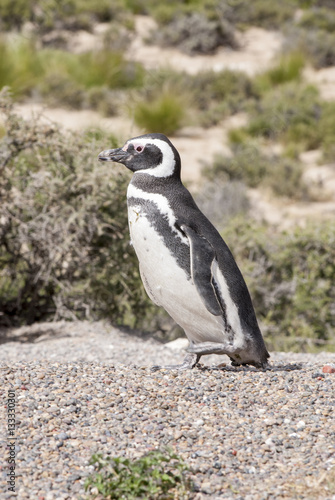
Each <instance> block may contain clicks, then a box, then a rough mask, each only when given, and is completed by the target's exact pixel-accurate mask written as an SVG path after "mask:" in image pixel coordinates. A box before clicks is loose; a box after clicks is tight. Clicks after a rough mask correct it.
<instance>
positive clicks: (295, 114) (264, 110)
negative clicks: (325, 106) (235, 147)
mask: <svg viewBox="0 0 335 500" xmlns="http://www.w3.org/2000/svg"><path fill="white" fill-rule="evenodd" d="M321 116H322V106H321V100H320V98H319V95H318V91H317V89H316V88H315V87H313V86H306V85H302V84H299V83H296V82H290V83H286V84H284V85H280V86H279V87H277V88H274V89H273V90H271V91H269V92H267V93H265V95H264V96H263V98H262V99H261V100H260V101H259V102H256V103H255V104H254V106H253V107H252V109H251V111H250V122H249V124H248V125H247V126H246V127H245V129H244V130H245V132H247V133H248V134H250V135H251V136H252V137H265V138H268V139H272V140H277V141H278V140H279V141H282V142H284V143H286V144H287V143H289V142H294V143H296V144H297V143H299V144H300V145H301V148H302V149H304V148H305V149H315V148H317V147H319V145H320V144H321V141H322V136H321V134H320V130H319V128H318V122H319V120H320V118H321Z"/></svg>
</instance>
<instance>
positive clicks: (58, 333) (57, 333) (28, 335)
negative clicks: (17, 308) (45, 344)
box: [0, 325, 69, 344]
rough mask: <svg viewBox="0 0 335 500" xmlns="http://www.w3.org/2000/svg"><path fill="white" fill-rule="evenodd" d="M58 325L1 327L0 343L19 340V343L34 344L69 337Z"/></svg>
mask: <svg viewBox="0 0 335 500" xmlns="http://www.w3.org/2000/svg"><path fill="white" fill-rule="evenodd" d="M64 330H65V329H61V328H59V327H52V326H48V327H42V326H41V327H39V326H36V325H35V326H30V327H29V326H24V327H21V328H1V329H0V344H6V343H8V342H19V343H20V344H29V343H30V344H34V343H38V342H42V341H45V340H51V339H55V338H61V337H69V334H68V333H67V332H66V331H64Z"/></svg>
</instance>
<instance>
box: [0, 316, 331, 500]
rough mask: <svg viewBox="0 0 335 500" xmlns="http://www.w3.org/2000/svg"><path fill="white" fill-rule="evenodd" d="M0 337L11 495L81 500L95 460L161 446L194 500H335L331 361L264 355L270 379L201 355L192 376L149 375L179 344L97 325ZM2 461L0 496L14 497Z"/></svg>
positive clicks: (1, 435)
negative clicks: (182, 467) (179, 466)
mask: <svg viewBox="0 0 335 500" xmlns="http://www.w3.org/2000/svg"><path fill="white" fill-rule="evenodd" d="M0 341H2V342H5V341H6V342H5V343H2V345H1V350H0V367H1V371H0V380H1V382H0V392H1V393H2V405H1V408H2V409H1V412H0V417H1V421H0V425H1V427H0V430H1V432H0V439H1V445H2V446H1V447H2V448H3V447H5V446H6V444H7V443H9V442H10V440H13V437H10V436H9V435H8V430H7V422H6V420H7V409H6V400H7V396H8V391H10V390H13V391H14V392H15V398H16V402H17V404H16V408H15V409H16V416H15V419H16V430H15V436H14V437H15V438H16V439H15V444H16V450H15V451H16V456H15V460H16V469H15V474H16V476H17V477H16V498H18V499H21V498H22V499H37V500H53V499H55V500H63V499H82V498H86V494H85V491H84V487H83V484H84V481H85V478H86V477H87V475H89V474H90V473H91V472H92V470H93V468H92V466H90V465H89V464H88V461H89V459H90V457H91V455H92V453H94V452H96V451H99V452H102V453H104V454H107V453H110V454H111V455H112V456H120V455H122V456H128V457H131V458H133V457H137V456H140V455H142V454H143V453H144V452H146V451H148V450H152V449H155V448H156V447H162V446H165V445H168V446H170V447H172V448H173V449H174V450H175V451H176V452H177V453H178V454H179V455H181V456H182V457H183V459H184V460H185V462H186V463H187V464H188V465H189V466H190V467H191V469H192V472H191V477H192V480H193V482H194V492H193V493H192V494H191V496H190V498H192V499H196V500H200V499H206V500H207V499H221V498H222V499H240V500H242V499H243V500H258V499H285V498H292V499H298V498H303V499H311V500H315V499H327V500H328V499H329V500H335V450H334V443H335V417H334V394H335V390H334V389H335V373H323V367H324V366H325V365H326V364H327V365H331V364H332V363H333V366H335V365H334V363H335V354H326V353H322V354H319V355H303V354H292V353H272V356H271V366H270V369H269V370H266V371H263V370H256V369H254V368H249V367H248V368H233V367H231V366H230V365H229V360H228V358H225V357H224V356H222V357H214V356H208V357H207V359H206V360H205V364H206V365H207V366H203V367H201V368H196V369H194V370H192V371H183V372H178V371H177V370H172V371H168V370H161V371H158V372H152V371H151V370H150V367H149V366H150V365H153V364H157V363H160V364H167V363H171V362H179V361H181V360H182V358H183V352H182V351H181V350H180V349H177V347H178V345H177V346H176V345H175V344H172V347H173V346H175V348H174V349H172V348H171V347H168V346H163V345H161V344H158V343H157V342H155V341H153V340H150V339H143V338H137V337H134V336H130V335H128V334H126V333H121V332H120V331H118V330H116V329H114V328H112V327H109V326H107V325H104V324H103V323H93V324H90V323H85V322H83V323H80V322H78V323H64V322H61V323H56V324H52V325H50V324H42V325H35V326H33V327H30V328H21V329H19V330H14V331H7V332H2V338H1V332H0ZM177 344H178V343H177ZM212 363H215V364H216V366H211V364H212ZM218 364H220V366H218ZM2 456H3V459H2V469H1V476H0V477H1V481H2V482H1V486H0V492H1V493H0V498H4V499H7V498H12V497H13V498H14V495H13V494H12V493H10V492H9V491H7V486H6V481H7V477H6V474H7V472H8V470H7V469H6V468H5V463H6V461H7V459H8V456H9V450H8V449H5V453H3V454H2Z"/></svg>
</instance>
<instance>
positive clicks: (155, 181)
mask: <svg viewBox="0 0 335 500" xmlns="http://www.w3.org/2000/svg"><path fill="white" fill-rule="evenodd" d="M130 184H132V185H133V186H134V187H137V188H139V189H141V190H142V191H147V192H150V193H155V192H162V191H165V190H166V189H172V188H176V187H177V186H182V182H181V179H180V174H179V173H176V172H174V173H173V174H172V175H170V176H169V177H154V176H152V175H150V174H147V173H144V172H141V171H140V170H139V171H137V172H136V173H135V174H134V175H133V177H132V179H131V181H130Z"/></svg>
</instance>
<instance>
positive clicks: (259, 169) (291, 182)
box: [204, 142, 311, 199]
mask: <svg viewBox="0 0 335 500" xmlns="http://www.w3.org/2000/svg"><path fill="white" fill-rule="evenodd" d="M232 149H233V154H232V156H222V155H216V156H215V158H214V163H213V165H212V166H210V167H208V166H207V167H206V168H205V169H204V174H205V175H206V177H208V178H209V179H210V180H212V181H214V180H216V182H218V181H219V180H221V181H226V182H227V181H230V182H231V181H240V182H244V183H245V184H246V185H247V186H250V187H258V186H263V187H270V188H271V189H272V192H273V193H274V194H276V195H277V196H286V197H288V198H293V199H310V198H311V190H310V189H308V187H307V185H306V184H305V182H304V181H303V180H302V172H303V169H302V166H301V164H300V162H299V161H298V160H294V159H289V158H285V157H282V156H278V155H269V154H267V155H266V154H264V153H262V152H261V150H260V149H259V147H258V146H257V144H254V143H252V142H245V143H237V144H234V145H233V147H232Z"/></svg>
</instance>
